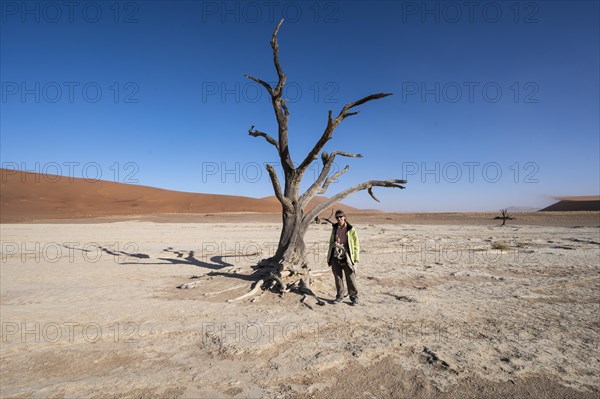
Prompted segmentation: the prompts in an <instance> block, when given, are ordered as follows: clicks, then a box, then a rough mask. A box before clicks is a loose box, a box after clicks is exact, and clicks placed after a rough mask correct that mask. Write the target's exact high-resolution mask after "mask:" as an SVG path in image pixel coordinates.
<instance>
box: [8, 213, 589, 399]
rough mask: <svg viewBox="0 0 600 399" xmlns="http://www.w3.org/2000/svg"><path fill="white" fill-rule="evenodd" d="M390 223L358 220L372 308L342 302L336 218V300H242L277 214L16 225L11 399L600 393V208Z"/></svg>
mask: <svg viewBox="0 0 600 399" xmlns="http://www.w3.org/2000/svg"><path fill="white" fill-rule="evenodd" d="M517 217H518V215H517ZM390 222H391V221H388V223H368V222H361V223H358V222H357V228H358V233H359V237H360V239H361V247H362V253H361V262H360V265H359V270H358V284H359V288H360V299H361V304H360V305H359V306H357V307H352V306H350V305H349V304H348V303H343V304H339V305H332V304H330V303H329V301H330V300H331V299H333V297H334V285H333V279H332V276H331V275H330V274H329V270H328V268H327V267H326V265H325V244H324V243H325V242H326V241H327V239H328V236H329V232H330V227H329V226H328V225H313V226H311V228H310V229H309V232H308V234H307V245H308V247H309V249H310V251H311V255H310V260H311V262H312V265H313V269H314V270H325V271H326V274H323V275H321V276H319V277H318V278H316V279H315V281H314V284H313V288H314V289H315V291H316V292H317V294H318V295H321V296H322V297H323V298H324V299H326V300H327V301H328V303H327V305H325V306H322V307H320V306H317V305H316V303H315V300H314V298H309V299H307V301H306V305H304V304H302V303H301V302H300V299H301V296H300V295H299V294H297V293H294V292H292V293H288V294H287V295H286V296H285V297H284V298H279V297H278V296H277V295H275V294H272V293H263V294H262V295H260V296H258V297H256V299H255V300H254V301H251V300H243V301H240V302H235V303H229V302H227V300H228V299H231V298H234V297H236V296H238V295H241V294H243V293H245V292H247V291H248V290H249V286H250V284H251V282H252V280H250V279H249V277H248V275H249V274H250V273H251V271H252V269H251V266H252V265H253V264H254V263H255V262H256V261H257V260H258V259H260V258H261V257H262V256H266V255H268V254H269V253H270V252H271V251H272V250H273V249H274V246H275V245H276V241H277V239H278V235H279V229H280V225H279V224H278V223H271V222H267V221H265V222H254V223H240V224H234V223H206V222H205V223H153V222H147V221H144V222H136V221H126V222H117V223H97V224H86V223H78V224H20V225H15V224H3V225H0V232H1V234H2V262H1V263H0V268H1V269H0V271H1V286H0V294H1V307H0V310H1V321H2V336H1V342H2V346H1V372H0V377H1V379H0V384H1V386H0V396H2V397H7V398H8V397H10V398H15V397H16V398H29V397H36V398H37V397H42V398H49V397H52V398H54V397H98V398H100V397H111V398H112V397H114V398H154V397H165V398H166V397H169V398H174V397H186V398H209V397H210V398H214V397H221V398H228V397H237V398H245V397H252V398H258V397H306V398H308V397H317V398H330V397H337V398H347V397H359V398H360V397H365V398H367V397H369V398H371V397H378V398H432V397H436V398H438V397H439V398H478V397H487V398H504V397H515V398H521V397H523V398H525V397H527V398H597V397H598V395H599V393H600V381H599V378H598V375H599V374H600V350H599V347H598V342H599V341H598V339H599V329H600V318H599V317H600V316H599V315H600V312H599V310H600V309H599V302H600V301H599V300H600V294H599V293H600V274H599V273H600V266H599V260H600V236H599V229H598V225H594V223H595V222H592V223H591V226H588V227H579V228H574V227H575V225H576V224H577V223H575V225H573V223H571V224H572V225H571V226H570V227H556V226H534V225H524V224H519V220H516V221H510V222H509V225H508V226H505V227H502V228H500V227H497V223H495V222H492V223H489V224H488V225H481V224H480V225H477V224H469V223H467V224H411V225H404V224H394V223H390ZM494 242H499V243H504V244H506V245H507V246H508V248H507V249H506V250H505V251H500V250H494V249H491V246H492V244H493V243H494ZM36 245H37V246H38V250H37V253H38V254H39V255H38V256H37V257H36V255H35V252H36ZM62 245H64V246H62ZM95 245H98V246H95ZM99 247H101V248H103V249H99ZM21 250H27V254H25V255H23V254H22V253H21ZM191 251H193V253H191ZM256 252H258V254H257V253H256ZM23 256H24V257H25V259H23ZM192 276H199V278H197V279H190V277H192ZM192 281H197V282H198V283H197V287H196V288H195V289H189V290H180V289H177V288H176V287H177V285H179V284H181V283H186V282H192ZM219 291H221V292H220V293H219ZM58 332H60V333H61V335H58V334H57V333H58Z"/></svg>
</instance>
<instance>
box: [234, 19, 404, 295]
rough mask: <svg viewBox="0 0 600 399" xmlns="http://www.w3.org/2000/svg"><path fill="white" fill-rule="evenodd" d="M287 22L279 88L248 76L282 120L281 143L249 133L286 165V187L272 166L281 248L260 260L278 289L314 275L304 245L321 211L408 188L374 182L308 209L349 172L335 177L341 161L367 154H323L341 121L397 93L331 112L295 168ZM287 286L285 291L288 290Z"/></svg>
mask: <svg viewBox="0 0 600 399" xmlns="http://www.w3.org/2000/svg"><path fill="white" fill-rule="evenodd" d="M282 23H283V19H282V20H281V21H279V23H278V24H277V27H276V28H275V30H274V31H273V35H272V37H271V47H272V49H273V62H274V64H275V69H276V71H277V76H278V81H277V84H276V85H275V86H271V84H269V83H267V82H266V81H264V80H261V79H258V78H255V77H253V76H250V75H244V76H246V77H247V78H249V79H251V80H253V81H255V82H257V83H259V84H260V85H262V86H263V87H264V88H265V89H266V90H267V92H268V93H269V95H270V97H271V104H272V106H273V111H274V112H275V118H276V119H277V125H278V131H277V139H275V138H274V137H273V136H271V135H269V134H268V133H265V132H262V131H259V130H256V129H254V126H252V127H251V128H250V129H249V131H248V134H249V135H250V136H254V137H262V138H263V139H265V140H266V141H267V143H269V144H270V145H272V146H273V147H274V148H275V150H276V151H277V154H278V156H279V159H280V161H281V166H282V168H283V175H284V178H285V180H284V184H283V187H282V186H281V184H280V180H279V177H278V176H277V173H276V171H275V168H274V167H273V165H270V164H267V165H266V169H267V172H268V173H269V177H270V179H271V183H272V185H273V190H274V192H275V196H276V197H277V199H278V200H279V202H280V203H281V207H282V214H281V216H282V222H283V228H282V230H281V235H280V238H279V244H278V247H277V251H276V253H275V255H274V256H272V257H270V258H268V259H263V260H261V261H260V262H259V267H261V268H265V270H268V273H266V274H265V278H264V281H263V282H264V283H265V285H266V286H267V287H270V286H273V285H279V286H282V285H283V282H282V280H281V278H282V277H288V276H297V277H300V278H303V277H305V276H306V275H307V274H308V272H309V270H308V265H307V262H306V246H305V244H304V235H305V234H306V231H307V229H308V227H309V225H310V224H311V222H313V221H314V220H315V218H316V217H317V216H318V215H319V214H320V213H321V212H323V211H325V210H327V209H328V208H330V207H331V206H332V205H333V204H334V203H336V202H339V201H341V200H342V199H344V198H346V197H347V196H348V195H350V194H352V193H355V192H357V191H361V190H367V191H368V193H369V194H370V195H371V197H373V199H374V200H376V201H378V202H379V200H378V199H377V198H376V197H375V195H374V194H373V192H372V188H373V187H395V188H401V189H402V188H404V186H402V184H405V183H406V181H405V180H398V179H392V180H369V181H366V182H364V183H361V184H357V185H355V186H353V187H350V188H348V189H346V190H343V191H341V192H339V193H337V194H336V195H334V196H332V197H330V198H329V199H328V200H326V201H324V202H322V203H320V204H318V205H317V206H315V207H314V208H312V209H310V210H307V205H308V204H309V202H310V200H311V199H312V198H314V197H315V196H316V195H318V194H324V193H325V192H326V191H327V189H328V188H329V185H330V184H331V183H332V182H334V181H335V180H336V179H338V178H339V177H340V176H341V175H343V174H344V173H346V172H347V171H348V168H349V166H346V167H345V168H344V169H342V170H340V171H337V172H336V173H332V174H330V172H331V168H332V166H333V163H334V160H335V159H336V157H338V156H340V157H350V158H361V157H362V155H361V154H351V153H348V152H343V151H333V152H331V153H327V152H325V151H323V152H321V151H322V150H323V147H324V146H325V144H326V143H327V142H328V141H329V140H330V139H331V138H332V136H333V132H334V130H335V128H336V127H338V126H339V125H340V123H342V121H343V120H344V119H346V118H347V117H349V116H353V115H356V114H358V111H355V110H354V109H355V107H357V106H359V105H362V104H365V103H367V102H369V101H372V100H378V99H380V98H384V97H387V96H389V95H391V93H377V94H371V95H369V96H366V97H364V98H361V99H360V100H357V101H354V102H351V103H348V104H346V105H345V106H344V107H343V108H342V109H341V111H340V112H339V114H338V115H337V116H336V117H334V116H333V114H332V111H331V110H330V111H329V116H328V118H327V123H326V125H325V129H324V131H323V133H322V134H321V137H320V138H319V140H318V141H317V142H316V143H315V144H314V146H313V147H312V149H311V150H310V152H309V153H308V154H307V155H306V157H305V158H304V160H302V162H301V163H300V164H299V165H295V164H294V163H293V162H292V158H291V156H290V149H289V146H288V120H289V117H290V113H289V110H288V107H287V105H286V99H285V98H283V92H284V90H283V89H284V86H285V83H286V74H285V73H284V72H283V70H282V68H281V65H280V63H279V46H278V43H277V32H278V31H279V28H280V27H281V24H282ZM319 153H321V154H320V156H321V161H322V162H323V169H322V170H321V173H320V174H319V176H318V177H317V179H316V180H315V182H314V183H313V184H312V185H311V186H310V187H309V188H308V189H307V190H306V191H305V192H304V193H300V192H299V189H300V182H301V180H302V176H303V175H304V173H305V172H306V170H307V168H308V167H309V166H310V165H311V164H312V162H313V161H315V160H316V159H317V156H318V155H319ZM267 274H268V275H267ZM273 280H275V281H276V283H277V284H270V285H269V284H268V283H269V281H271V283H272V281H273ZM303 280H304V279H303ZM305 283H306V282H305ZM281 288H284V287H283V286H282V287H281Z"/></svg>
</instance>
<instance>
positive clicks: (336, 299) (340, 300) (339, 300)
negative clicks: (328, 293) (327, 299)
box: [333, 297, 343, 303]
mask: <svg viewBox="0 0 600 399" xmlns="http://www.w3.org/2000/svg"><path fill="white" fill-rule="evenodd" d="M342 299H343V298H340V297H337V298H335V301H333V303H340V302H342Z"/></svg>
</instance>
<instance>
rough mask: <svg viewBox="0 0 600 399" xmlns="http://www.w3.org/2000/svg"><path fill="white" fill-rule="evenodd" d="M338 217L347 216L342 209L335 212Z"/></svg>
mask: <svg viewBox="0 0 600 399" xmlns="http://www.w3.org/2000/svg"><path fill="white" fill-rule="evenodd" d="M338 216H346V214H345V213H344V211H342V210H341V209H338V210H337V211H335V217H338Z"/></svg>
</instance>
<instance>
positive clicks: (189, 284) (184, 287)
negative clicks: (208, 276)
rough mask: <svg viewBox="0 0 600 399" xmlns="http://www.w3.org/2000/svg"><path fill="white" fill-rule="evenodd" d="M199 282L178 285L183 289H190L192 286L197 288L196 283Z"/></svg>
mask: <svg viewBox="0 0 600 399" xmlns="http://www.w3.org/2000/svg"><path fill="white" fill-rule="evenodd" d="M198 283H199V281H192V282H191V283H184V284H181V285H178V286H177V288H179V289H182V290H189V289H192V288H196V285H197V284H198Z"/></svg>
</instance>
